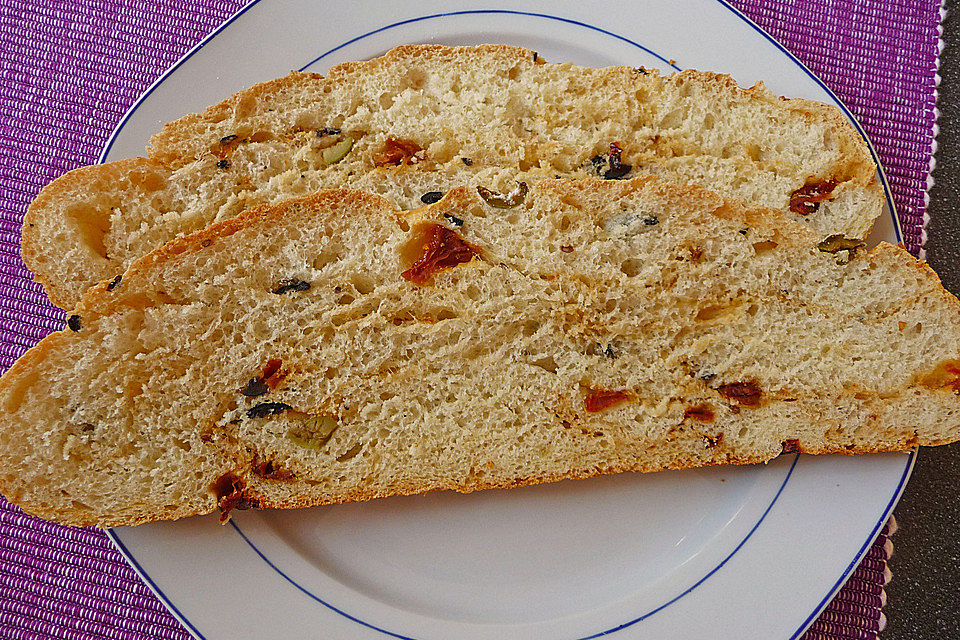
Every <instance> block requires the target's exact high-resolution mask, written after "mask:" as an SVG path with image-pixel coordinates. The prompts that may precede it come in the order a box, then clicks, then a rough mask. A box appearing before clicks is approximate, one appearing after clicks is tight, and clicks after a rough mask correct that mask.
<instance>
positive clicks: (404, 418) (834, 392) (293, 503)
mask: <svg viewBox="0 0 960 640" xmlns="http://www.w3.org/2000/svg"><path fill="white" fill-rule="evenodd" d="M521 191H522V190H518V194H517V196H518V197H517V198H515V199H516V200H520V199H521V198H520V197H519V192H521ZM494 202H497V201H496V200H494ZM958 320H960V303H958V301H957V299H956V298H954V297H953V296H951V295H950V294H949V293H947V292H946V291H945V290H944V289H943V288H942V287H941V286H940V283H939V281H938V279H937V277H936V275H935V274H934V273H933V272H932V271H931V270H930V269H929V268H928V267H927V266H926V265H924V264H923V263H922V262H918V261H916V260H915V259H914V258H912V257H911V256H910V255H909V254H908V253H907V252H906V251H905V250H903V249H901V248H898V247H896V246H892V245H889V244H881V245H879V246H878V247H876V248H874V249H872V250H871V251H869V252H867V251H858V247H857V243H856V242H850V241H847V240H846V239H843V238H836V237H835V238H831V239H829V240H828V241H823V240H821V237H820V236H819V235H818V234H817V233H815V232H814V231H813V230H811V229H810V228H809V227H807V226H806V225H802V224H799V223H795V222H793V221H791V220H789V219H787V218H785V217H784V216H781V215H779V214H778V213H776V212H774V211H770V210H763V209H755V208H754V209H752V208H747V207H745V206H743V205H742V204H739V203H738V202H736V201H725V200H723V199H721V198H719V197H718V196H716V195H714V194H712V193H710V192H707V191H704V190H701V189H699V188H695V187H691V186H679V185H675V184H672V183H667V182H664V181H661V180H659V179H655V178H649V177H648V178H637V179H633V180H626V181H622V182H609V181H600V180H589V181H583V182H568V181H545V182H540V183H538V184H536V185H533V186H532V187H531V188H530V189H529V192H528V193H526V195H525V197H523V198H522V202H519V203H518V204H516V206H513V207H511V208H498V207H494V206H491V205H490V204H489V203H488V202H487V201H486V200H485V199H484V198H482V197H481V196H480V194H479V192H478V190H477V189H468V188H457V189H454V190H453V191H451V192H449V193H448V194H447V195H446V196H445V197H444V198H443V199H442V200H441V201H439V202H438V203H436V204H434V205H431V206H428V207H424V208H422V209H419V210H415V211H411V212H402V211H400V210H397V209H396V208H394V207H393V206H392V205H391V204H390V203H389V202H388V201H387V200H385V199H383V198H380V197H378V196H375V195H371V194H368V193H365V192H359V191H338V190H332V191H324V192H321V193H319V194H317V195H313V196H309V197H305V198H301V199H294V200H289V201H285V202H283V203H281V204H278V205H275V206H262V207H259V208H256V209H252V210H249V211H246V212H244V213H243V214H241V215H240V216H238V217H236V218H234V219H231V220H228V221H225V222H222V223H218V224H216V225H214V226H212V227H210V228H208V229H206V230H203V231H201V232H199V233H196V234H193V235H190V236H187V237H184V238H181V239H178V240H175V241H173V242H171V243H168V244H167V245H165V246H164V247H162V248H160V249H158V250H156V251H154V252H152V253H150V254H148V255H146V256H144V257H143V258H140V259H139V260H137V261H135V262H134V264H133V265H132V266H131V268H130V269H129V270H128V271H127V272H126V273H125V274H123V277H122V278H118V279H117V280H116V281H114V282H110V283H101V284H99V285H96V286H95V287H93V288H92V289H91V290H89V291H88V292H87V294H86V295H85V296H84V298H83V300H82V301H81V303H80V305H79V307H78V308H77V309H76V313H75V315H73V316H71V318H70V329H65V330H63V331H60V332H57V333H54V334H52V335H50V336H48V337H47V338H45V339H43V340H42V341H41V342H40V343H39V344H38V345H37V346H35V347H34V348H33V349H31V350H30V351H29V352H28V353H27V354H26V355H24V356H23V358H21V359H20V360H19V361H18V362H16V363H15V364H14V366H13V367H12V368H11V369H10V370H9V371H8V372H7V373H6V374H5V375H4V376H3V377H2V378H0V492H2V493H3V494H4V495H5V496H6V497H7V498H8V499H10V500H12V501H14V502H15V503H17V504H19V505H20V506H22V507H23V508H24V509H26V510H27V511H29V512H31V513H34V514H37V515H40V516H43V517H45V518H50V519H54V520H57V521H59V522H63V523H68V524H74V525H99V526H114V525H125V524H136V523H140V522H147V521H151V520H158V519H166V518H180V517H183V516H189V515H193V514H201V513H208V512H211V511H214V510H215V509H217V507H218V506H220V507H221V508H222V509H224V510H229V509H230V508H232V507H246V506H260V507H302V506H307V505H320V504H327V503H337V502H343V501H358V500H368V499H371V498H378V497H382V496H391V495H396V494H408V493H417V492H424V491H431V490H437V489H453V490H457V491H473V490H477V489H485V488H491V487H514V486H520V485H526V484H532V483H539V482H548V481H554V480H560V479H562V478H583V477H589V476H595V475H597V474H603V473H612V472H618V471H625V470H635V471H655V470H657V469H664V468H674V469H680V468H685V467H697V466H702V465H712V464H725V463H737V464H744V463H753V462H761V461H765V460H769V459H771V458H773V457H775V456H777V455H779V454H781V452H784V451H804V452H809V453H836V452H839V453H865V452H874V451H889V450H897V449H908V448H911V447H915V446H916V445H918V444H920V445H935V444H943V443H947V442H951V441H954V440H957V439H958V437H960V323H958Z"/></svg>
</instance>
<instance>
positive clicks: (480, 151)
mask: <svg viewBox="0 0 960 640" xmlns="http://www.w3.org/2000/svg"><path fill="white" fill-rule="evenodd" d="M504 169H506V170H508V173H509V179H510V180H512V179H513V178H515V177H517V172H518V171H522V172H525V175H524V176H522V178H521V179H522V180H524V181H526V182H528V183H532V182H534V181H536V180H541V179H554V178H557V177H561V178H582V177H585V176H600V177H604V178H608V179H615V178H624V177H633V176H636V175H640V174H662V175H664V176H668V177H670V178H671V179H674V180H677V181H680V182H686V183H693V184H698V185H701V186H704V187H706V188H708V189H710V190H713V191H715V192H717V193H719V194H721V195H722V196H725V197H729V198H736V199H739V200H742V201H744V202H746V203H751V204H754V205H759V206H765V207H771V208H775V209H779V210H781V211H784V212H786V213H788V214H789V215H790V216H791V217H793V218H795V219H799V220H803V221H804V222H806V223H807V224H809V225H810V226H811V228H813V229H815V230H816V231H817V233H819V234H820V235H821V237H826V236H828V235H832V234H837V233H839V234H843V235H845V236H847V237H851V238H863V237H865V235H866V234H867V232H868V231H869V229H870V228H871V225H872V224H873V222H874V220H875V219H876V217H877V216H878V215H879V213H880V211H881V208H882V192H881V189H880V188H879V186H878V184H877V181H876V177H875V176H876V167H875V166H874V163H873V161H872V159H871V156H870V154H869V151H868V149H867V147H866V145H865V143H864V141H863V140H862V139H861V137H860V136H859V135H858V134H857V132H856V131H855V130H854V129H853V127H852V126H851V124H850V123H849V122H848V121H847V120H846V118H844V117H843V116H842V115H841V114H840V112H839V111H838V110H837V109H835V108H834V107H830V106H827V105H824V104H820V103H815V102H810V101H805V100H787V99H784V98H779V97H777V96H775V95H773V94H771V93H770V92H769V91H767V90H766V89H765V88H764V87H763V86H762V85H757V86H755V87H753V88H752V89H746V90H744V89H741V88H739V87H738V86H737V85H736V83H735V82H734V81H733V80H732V79H731V78H730V77H728V76H723V75H717V74H714V73H706V72H700V71H692V70H690V71H683V72H680V73H676V74H674V75H671V76H668V77H661V75H660V74H659V73H657V72H656V71H649V70H646V69H643V68H631V67H611V68H606V69H591V68H584V67H578V66H575V65H572V64H547V63H545V62H544V61H543V60H542V59H540V58H539V57H538V56H537V54H536V53H534V52H533V51H528V50H526V49H521V48H516V47H508V46H499V45H485V46H479V47H444V46H436V45H417V46H414V45H409V46H402V47H398V48H396V49H393V50H392V51H390V52H388V53H387V54H386V55H384V56H383V57H380V58H376V59H373V60H369V61H366V62H352V63H348V64H342V65H338V66H336V67H334V68H333V69H331V70H330V72H329V74H328V75H327V76H326V77H323V76H320V75H318V74H314V73H292V74H291V75H289V76H287V77H285V78H281V79H278V80H273V81H271V82H266V83H263V84H259V85H256V86H254V87H252V88H250V89H248V90H245V91H241V92H239V93H237V94H236V95H234V96H232V97H230V98H228V99H227V100H224V101H223V102H221V103H220V104H217V105H214V106H212V107H210V108H208V109H207V110H206V111H204V112H203V113H202V114H194V115H188V116H186V117H183V118H181V119H179V120H177V121H175V122H172V123H170V124H168V125H166V126H165V127H164V128H163V130H162V131H161V132H160V133H158V134H156V135H155V136H153V138H152V140H151V143H150V148H149V157H148V158H136V159H130V160H121V161H118V162H114V163H110V164H106V165H98V166H92V167H84V168H81V169H77V170H75V171H72V172H70V173H68V174H66V175H64V176H62V177H61V178H59V179H57V180H56V181H54V182H53V183H52V184H50V185H49V186H48V187H47V188H46V189H44V190H43V192H41V194H40V195H39V196H38V197H37V199H36V201H35V202H34V203H33V204H32V205H31V207H30V209H29V211H28V213H27V216H26V220H25V224H24V233H23V256H24V260H25V261H26V263H27V265H28V266H29V267H30V268H31V269H32V270H33V271H34V273H35V274H36V277H37V279H38V280H39V281H40V282H42V283H43V284H44V286H45V288H46V290H47V293H48V295H49V296H50V298H51V300H53V301H54V303H55V304H57V305H59V306H61V307H63V308H65V309H71V308H73V307H74V306H75V305H76V303H77V301H78V300H79V299H80V296H81V295H82V293H83V291H84V290H86V289H87V288H88V287H89V286H91V285H93V284H95V283H97V282H99V281H102V280H111V279H113V278H114V277H115V276H117V275H119V274H121V273H123V271H124V270H125V269H126V268H127V267H128V266H129V265H130V264H131V263H132V262H133V261H134V260H135V259H136V258H138V257H140V256H142V255H144V254H146V253H148V252H150V251H151V250H153V249H155V248H157V247H159V246H161V245H162V244H163V243H164V242H166V241H168V240H171V239H173V238H176V237H179V236H182V235H185V234H187V233H192V232H194V231H198V230H200V229H202V228H204V227H206V226H207V225H209V224H211V223H213V222H217V221H221V220H225V219H228V218H230V217H232V216H234V215H236V214H238V213H240V212H241V211H242V210H244V209H246V208H247V207H250V206H253V205H258V204H263V203H271V202H277V201H279V200H281V199H284V198H288V197H293V196H299V195H307V194H310V193H314V192H316V191H317V190H319V189H321V188H330V187H338V188H353V189H365V190H371V191H374V192H376V193H380V194H381V195H383V196H385V197H387V198H388V199H389V200H391V202H392V203H393V204H395V205H396V206H398V207H400V208H405V209H409V208H413V207H416V206H420V204H421V198H422V197H423V196H424V195H426V194H434V193H435V192H445V191H448V190H449V189H451V188H453V187H455V186H459V185H470V186H473V185H477V184H483V185H484V186H486V187H488V188H490V189H493V190H495V191H498V190H500V189H501V188H503V187H505V185H504V184H502V183H500V182H498V180H497V178H498V176H499V175H500V174H501V173H502V170H504ZM430 197H433V196H428V199H429V198H430Z"/></svg>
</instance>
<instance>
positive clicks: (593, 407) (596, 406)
mask: <svg viewBox="0 0 960 640" xmlns="http://www.w3.org/2000/svg"><path fill="white" fill-rule="evenodd" d="M629 399H630V396H628V395H627V393H626V392H625V391H608V390H606V389H591V390H590V391H589V393H587V396H586V397H585V398H584V399H583V406H584V408H585V409H586V410H587V412H588V413H597V412H598V411H603V410H604V409H609V408H610V407H614V406H616V405H618V404H622V403H624V402H626V401H627V400H629Z"/></svg>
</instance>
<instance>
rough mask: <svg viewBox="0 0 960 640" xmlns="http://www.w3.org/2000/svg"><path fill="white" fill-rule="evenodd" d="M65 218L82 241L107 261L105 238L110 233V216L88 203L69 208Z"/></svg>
mask: <svg viewBox="0 0 960 640" xmlns="http://www.w3.org/2000/svg"><path fill="white" fill-rule="evenodd" d="M64 217H65V218H66V219H67V222H68V223H69V224H72V225H73V226H74V228H75V229H76V230H77V234H78V235H79V236H80V241H81V242H82V243H83V244H84V245H85V246H86V247H87V248H88V249H90V250H91V251H92V252H93V253H94V254H96V255H97V256H99V257H100V258H103V259H107V247H106V244H105V242H104V238H105V237H106V235H107V232H108V231H110V214H109V213H108V212H105V211H100V210H97V209H95V208H94V207H93V206H91V205H89V204H86V203H78V204H76V205H73V206H71V207H69V208H68V209H67V210H66V211H65V213H64Z"/></svg>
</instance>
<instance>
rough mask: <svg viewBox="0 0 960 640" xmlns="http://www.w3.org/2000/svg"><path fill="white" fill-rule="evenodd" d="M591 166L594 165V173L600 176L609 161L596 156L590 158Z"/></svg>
mask: <svg viewBox="0 0 960 640" xmlns="http://www.w3.org/2000/svg"><path fill="white" fill-rule="evenodd" d="M590 164H592V165H593V171H594V173H596V174H597V175H600V173H601V171H603V167H604V166H605V165H606V164H607V159H606V157H604V156H602V155H595V156H593V157H592V158H590Z"/></svg>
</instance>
